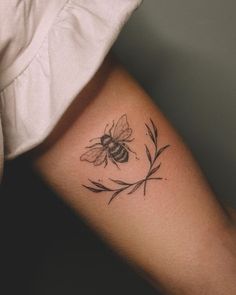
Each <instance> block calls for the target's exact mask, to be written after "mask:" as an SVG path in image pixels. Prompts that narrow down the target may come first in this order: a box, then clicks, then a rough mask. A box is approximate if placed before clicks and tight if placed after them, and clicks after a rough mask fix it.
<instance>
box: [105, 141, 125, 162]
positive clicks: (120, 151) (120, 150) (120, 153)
mask: <svg viewBox="0 0 236 295" xmlns="http://www.w3.org/2000/svg"><path fill="white" fill-rule="evenodd" d="M109 154H110V156H111V157H112V158H113V159H114V160H115V161H116V162H119V163H124V162H127V161H128V159H129V153H128V151H127V150H126V148H125V147H123V146H122V145H121V144H120V143H118V142H112V143H111V144H109Z"/></svg>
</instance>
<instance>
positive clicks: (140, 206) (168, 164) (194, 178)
mask: <svg viewBox="0 0 236 295" xmlns="http://www.w3.org/2000/svg"><path fill="white" fill-rule="evenodd" d="M124 132H126V133H124ZM104 134H108V135H109V138H106V139H105V138H102V136H103V135H104ZM101 139H102V140H101ZM114 139H115V141H114ZM112 140H113V146H112V144H111V141H112ZM94 144H96V145H94ZM163 147H165V148H163ZM162 148H163V150H161V149H162ZM160 151H162V152H160ZM158 152H159V154H158ZM33 162H34V165H35V168H36V169H37V170H38V171H39V173H40V174H41V175H43V177H44V178H45V180H46V181H47V182H48V183H49V184H50V185H51V186H52V187H53V188H54V189H55V190H56V192H57V193H58V194H59V195H60V196H61V197H62V198H63V199H64V200H65V201H66V202H67V203H69V204H70V205H71V206H72V207H73V208H74V209H75V210H76V211H77V212H79V214H80V215H81V216H82V217H83V218H84V220H85V221H87V222H88V224H90V226H91V227H92V228H93V229H94V230H96V231H97V232H98V233H99V234H100V236H101V237H102V238H103V239H104V240H106V241H107V242H108V243H109V244H110V245H111V246H112V247H113V248H114V249H115V250H116V251H117V252H118V253H120V254H121V255H122V256H124V257H126V258H127V260H128V261H130V262H131V263H132V264H134V265H136V266H137V267H138V268H139V269H142V270H143V271H144V272H145V273H146V274H147V275H149V276H151V277H152V278H153V280H154V281H156V282H157V281H158V282H159V283H160V285H162V286H163V287H164V288H165V289H167V290H168V291H170V290H172V286H173V288H175V287H176V286H179V288H180V289H181V287H183V286H185V285H186V280H187V281H188V280H189V284H190V285H191V284H192V282H191V280H190V278H191V277H194V276H195V273H199V272H200V271H204V272H207V271H209V270H207V269H205V270H202V269H199V268H202V267H203V265H204V263H203V264H202V263H201V265H199V260H198V259H199V257H201V256H202V257H205V256H206V257H207V254H206V249H207V248H209V247H213V246H212V245H213V241H214V243H215V244H217V243H219V241H218V240H219V239H220V238H221V237H222V236H223V234H221V233H223V232H224V231H225V229H226V228H227V227H228V225H229V220H228V218H227V216H226V215H225V214H224V211H223V210H222V208H221V206H220V205H219V203H218V202H217V201H216V199H215V197H214V194H213V193H212V191H211V189H210V187H209V185H208V184H207V182H206V181H205V179H204V177H203V175H202V173H201V171H200V169H199V167H198V166H197V164H196V163H195V161H194V159H193V157H192V155H191V153H190V152H189V150H188V149H187V148H186V146H185V144H184V143H183V141H182V140H181V138H180V137H179V136H178V135H177V134H176V132H175V131H174V129H173V128H172V126H171V125H170V123H169V122H168V121H167V120H166V118H165V117H164V116H163V114H162V113H161V112H160V110H159V109H158V108H157V107H156V106H155V105H154V104H153V102H152V101H151V100H150V98H149V97H148V95H147V94H146V93H145V92H144V91H143V90H142V89H141V88H140V87H139V86H138V85H137V83H136V82H135V81H134V80H133V79H132V78H131V77H130V76H129V75H128V74H127V73H126V71H125V70H124V69H123V68H122V67H121V66H120V65H119V64H117V63H114V62H113V61H110V60H107V61H106V62H105V64H104V65H103V67H102V68H101V69H100V70H99V72H98V73H97V75H96V76H95V78H94V79H93V80H92V81H91V82H90V83H89V85H88V86H87V87H86V88H85V89H84V91H83V92H82V93H81V94H79V95H78V97H77V98H76V100H75V102H74V103H73V105H72V106H71V107H70V109H69V110H68V111H67V112H66V114H65V116H64V118H62V120H61V122H60V123H59V124H58V126H57V128H56V129H55V131H54V132H53V133H52V135H51V136H50V137H49V138H48V140H47V141H46V142H45V143H44V144H43V145H42V146H41V147H40V150H38V151H37V152H36V153H35V155H34V157H33ZM159 165H160V166H159ZM219 233H220V234H219ZM219 244H220V243H219ZM219 251H220V250H219ZM218 254H219V253H218V252H217V251H216V253H215V254H214V253H213V252H212V257H211V258H210V257H208V258H207V259H212V260H213V259H215V255H218ZM187 285H188V283H187ZM189 288H191V287H190V286H189ZM180 289H179V290H180ZM174 294H175V293H174ZM176 294H178V293H177V292H176ZM186 294H187V293H186Z"/></svg>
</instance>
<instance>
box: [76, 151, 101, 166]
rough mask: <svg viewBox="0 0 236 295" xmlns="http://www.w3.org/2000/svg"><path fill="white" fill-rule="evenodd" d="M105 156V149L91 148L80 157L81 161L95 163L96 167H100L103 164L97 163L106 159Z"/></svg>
mask: <svg viewBox="0 0 236 295" xmlns="http://www.w3.org/2000/svg"><path fill="white" fill-rule="evenodd" d="M104 154H105V155H106V151H104V150H103V147H96V148H91V149H90V150H88V151H87V152H86V153H84V154H83V155H82V156H81V157H80V160H81V161H88V162H90V163H94V165H100V164H101V163H102V162H101V163H100V164H95V163H99V160H100V159H101V158H103V157H104ZM104 158H105V157H104Z"/></svg>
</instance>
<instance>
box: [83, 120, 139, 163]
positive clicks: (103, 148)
mask: <svg viewBox="0 0 236 295" xmlns="http://www.w3.org/2000/svg"><path fill="white" fill-rule="evenodd" d="M108 126H109V125H108V124H107V125H106V127H105V130H104V134H103V135H102V136H101V137H97V138H93V139H91V140H90V142H91V141H93V140H97V139H98V140H99V142H97V143H94V144H93V145H90V146H87V147H86V148H88V149H89V150H88V151H87V152H85V153H84V154H82V156H81V157H80V160H81V161H87V162H90V163H93V164H94V166H99V165H101V164H102V163H105V165H104V167H106V166H107V164H108V159H109V160H110V161H111V162H112V163H113V164H114V165H116V166H117V167H118V168H119V166H118V164H117V163H125V162H128V160H129V152H132V153H134V154H135V155H136V153H135V152H134V151H133V150H131V148H130V147H129V145H128V144H127V143H128V142H131V141H133V140H134V138H132V139H131V138H130V137H131V135H132V133H133V130H132V129H131V128H130V127H129V123H128V120H127V115H126V114H124V115H122V116H121V117H120V118H119V120H118V121H117V123H116V125H115V123H114V121H113V123H112V126H111V128H110V129H109V130H108V132H107V131H106V130H107V127H108ZM136 158H137V156H136Z"/></svg>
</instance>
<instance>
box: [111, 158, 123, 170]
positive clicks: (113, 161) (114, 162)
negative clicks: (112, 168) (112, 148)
mask: <svg viewBox="0 0 236 295" xmlns="http://www.w3.org/2000/svg"><path fill="white" fill-rule="evenodd" d="M109 159H110V160H111V161H112V163H113V164H115V165H116V167H117V168H118V169H120V167H119V166H118V165H117V163H116V161H115V160H114V159H113V158H112V157H110V156H109Z"/></svg>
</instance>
